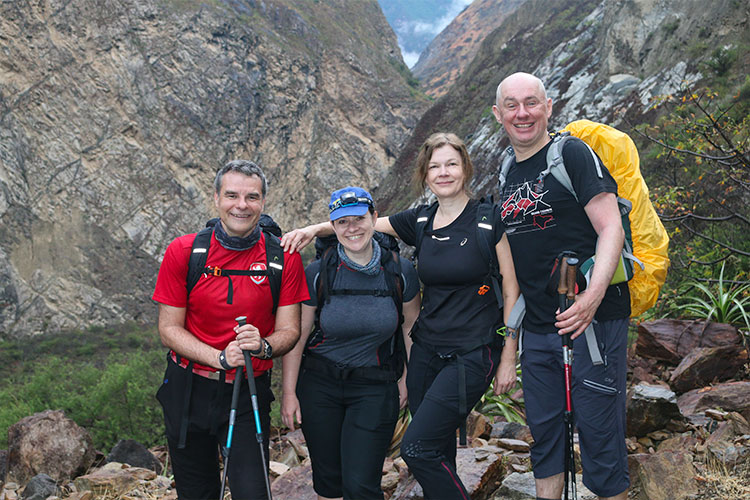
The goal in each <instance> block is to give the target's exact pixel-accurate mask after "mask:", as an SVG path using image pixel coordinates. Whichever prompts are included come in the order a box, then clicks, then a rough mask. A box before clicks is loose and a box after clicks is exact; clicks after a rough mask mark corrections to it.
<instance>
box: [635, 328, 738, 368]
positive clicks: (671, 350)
mask: <svg viewBox="0 0 750 500" xmlns="http://www.w3.org/2000/svg"><path fill="white" fill-rule="evenodd" d="M739 343H740V336H739V333H738V332H737V329H736V328H735V327H733V326H732V325H726V324H723V323H713V322H706V321H681V320H676V319H658V320H656V321H645V322H643V323H641V324H640V325H639V326H638V340H637V341H636V353H637V354H638V355H639V356H643V357H644V358H651V359H658V360H661V361H666V362H667V363H670V364H672V365H676V364H678V363H679V362H680V361H681V360H682V358H684V357H685V356H686V355H687V354H688V353H689V352H690V351H692V350H693V349H695V348H697V347H717V346H726V345H737V344H739Z"/></svg>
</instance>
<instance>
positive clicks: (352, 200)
mask: <svg viewBox="0 0 750 500" xmlns="http://www.w3.org/2000/svg"><path fill="white" fill-rule="evenodd" d="M359 204H363V205H367V206H368V207H372V206H374V205H373V204H372V200H371V199H370V198H365V197H364V196H362V197H360V196H357V195H356V194H354V193H353V192H352V191H349V192H346V193H344V194H342V195H341V196H340V197H339V199H338V200H336V201H334V202H333V203H331V204H330V205H328V213H332V212H333V211H334V210H338V209H339V208H342V207H350V206H352V205H359Z"/></svg>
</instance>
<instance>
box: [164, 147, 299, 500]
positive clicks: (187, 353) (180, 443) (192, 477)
mask: <svg viewBox="0 0 750 500" xmlns="http://www.w3.org/2000/svg"><path fill="white" fill-rule="evenodd" d="M266 187H267V183H266V178H265V175H264V174H263V171H262V170H261V169H260V168H259V167H258V166H257V165H255V164H254V163H252V162H249V161H244V160H235V161H232V162H229V163H227V164H226V165H225V166H224V167H222V168H221V169H220V170H219V172H218V173H217V174H216V179H215V181H214V188H215V193H214V203H215V205H216V209H217V211H218V213H219V222H218V223H216V225H215V226H214V231H213V234H212V235H211V240H210V245H209V248H208V255H207V258H206V267H214V268H220V269H224V270H255V271H258V270H261V271H262V270H265V269H266V265H267V264H266V261H267V259H266V241H265V239H266V238H272V237H273V236H271V235H268V234H266V233H264V232H263V231H261V228H260V225H259V224H258V221H259V220H260V216H261V213H262V211H263V207H264V204H265V199H266ZM195 237H196V235H195V234H189V235H185V236H181V237H179V238H177V239H175V240H174V241H173V242H172V243H171V244H170V245H169V247H168V248H167V250H166V252H165V254H164V260H163V261H162V264H161V268H160V269H159V276H158V278H157V281H156V288H155V290H154V295H153V297H152V298H153V300H155V301H156V302H158V303H159V334H160V336H161V341H162V343H163V344H164V345H165V346H167V347H169V348H170V349H171V351H170V353H169V357H168V360H167V371H166V374H165V376H164V383H163V384H162V386H161V387H160V388H159V391H158V393H157V398H158V399H159V401H160V402H161V404H162V407H163V410H164V421H165V426H166V433H167V441H168V444H169V453H170V459H171V462H172V469H173V472H174V476H175V483H176V486H177V494H178V496H179V498H180V499H209V498H217V496H218V495H219V489H220V483H219V460H218V459H219V456H218V451H219V446H220V445H221V444H222V443H225V442H226V436H227V430H228V420H229V412H230V406H231V397H232V384H231V383H232V382H233V381H234V377H235V373H239V376H242V377H243V378H244V376H245V374H244V373H243V369H242V367H243V366H244V365H245V361H244V356H243V352H242V351H243V350H248V351H252V352H258V354H257V355H255V357H253V366H252V368H253V374H254V377H255V383H256V387H257V391H258V403H259V409H260V412H259V413H260V417H261V418H260V420H261V427H262V430H263V437H264V446H265V448H266V451H265V454H264V455H265V456H266V457H267V456H268V451H267V450H268V428H269V425H270V404H271V401H273V399H274V397H273V393H272V392H271V387H270V369H271V368H272V367H273V361H272V360H271V357H277V356H281V355H283V354H285V353H286V352H287V351H289V350H290V349H291V348H292V347H293V346H294V344H295V343H296V342H297V339H298V338H299V335H300V306H299V303H300V302H302V301H304V300H308V299H309V295H308V291H307V285H306V283H305V275H304V269H303V267H302V260H301V258H300V256H299V253H295V254H289V253H285V254H284V263H283V270H282V274H281V290H280V293H279V299H278V309H277V310H276V313H275V314H274V313H273V297H272V295H271V286H270V284H269V277H268V276H234V277H227V276H215V275H212V274H209V273H204V274H202V275H201V277H200V279H199V280H198V282H197V283H196V284H195V286H194V287H193V288H192V291H188V288H187V275H188V263H189V260H190V254H191V251H192V246H193V241H194V240H195ZM230 290H231V293H230ZM238 316H246V317H247V324H246V325H244V326H238V325H237V322H236V321H235V318H236V317H238ZM241 387H242V392H241V393H240V404H239V407H238V409H237V418H236V422H235V425H234V431H233V440H232V447H231V453H232V459H231V460H230V461H229V470H228V473H229V474H228V475H229V487H230V489H231V491H232V495H233V496H234V497H235V498H265V497H266V491H265V480H264V478H263V474H265V471H266V470H267V464H263V463H262V462H261V454H260V450H259V447H258V445H257V444H256V441H255V422H254V417H253V412H252V408H251V405H250V395H249V390H248V388H247V384H246V383H243V384H242V386H241Z"/></svg>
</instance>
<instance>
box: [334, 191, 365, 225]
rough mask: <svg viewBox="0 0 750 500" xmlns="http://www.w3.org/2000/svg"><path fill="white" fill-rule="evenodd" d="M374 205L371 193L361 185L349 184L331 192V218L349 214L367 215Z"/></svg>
mask: <svg viewBox="0 0 750 500" xmlns="http://www.w3.org/2000/svg"><path fill="white" fill-rule="evenodd" d="M374 206H375V205H374V204H373V201H372V196H370V193H368V192H367V191H365V190H364V189H362V188H361V187H356V186H348V187H345V188H343V189H338V190H336V191H334V192H333V193H331V202H330V203H329V204H328V211H329V212H330V214H331V220H336V219H340V218H341V217H346V216H347V215H365V214H366V213H367V212H368V211H369V210H370V207H374Z"/></svg>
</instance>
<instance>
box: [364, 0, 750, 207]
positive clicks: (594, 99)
mask: <svg viewBox="0 0 750 500" xmlns="http://www.w3.org/2000/svg"><path fill="white" fill-rule="evenodd" d="M749 10H750V7H749V6H748V4H747V2H736V1H733V0H719V1H717V2H714V3H712V4H711V9H706V8H705V4H703V3H702V2H700V1H699V0H679V1H674V2H663V1H660V0H628V1H625V2H622V1H618V0H603V1H602V2H598V3H597V2H591V1H587V0H565V1H560V0H554V1H547V0H529V1H527V2H526V3H525V4H524V5H523V6H522V7H521V8H520V9H518V10H517V11H516V12H515V13H514V14H512V15H511V16H510V17H509V18H508V19H506V21H505V22H504V23H503V24H502V25H501V26H500V28H498V29H497V30H495V31H494V32H493V33H491V34H490V35H489V36H488V37H487V38H486V39H485V41H484V43H483V44H482V46H481V47H480V50H479V52H478V53H477V56H476V57H475V58H474V60H473V61H472V62H471V64H470V65H469V66H468V68H467V69H466V71H465V72H464V73H463V74H462V75H461V77H460V78H459V79H458V81H457V82H456V84H455V85H454V86H453V87H452V88H451V89H450V90H449V91H448V93H447V94H446V95H445V96H444V97H442V98H441V99H439V100H438V101H437V102H436V103H435V104H434V105H433V106H432V107H431V108H430V109H429V110H427V111H426V112H425V115H424V116H423V118H422V119H421V120H420V121H419V123H418V124H417V127H416V128H415V131H414V134H413V135H412V137H411V138H410V140H409V141H408V143H407V144H406V146H405V148H404V150H403V151H402V154H401V156H400V157H399V159H398V160H397V162H396V165H395V166H394V168H393V170H392V172H391V173H390V175H389V177H388V180H387V181H386V182H384V183H382V186H383V187H382V188H381V189H380V190H379V191H378V192H377V195H378V196H379V197H381V198H382V199H384V200H386V203H385V205H387V206H386V207H385V208H386V209H387V211H389V212H392V211H394V210H396V209H400V208H404V207H406V206H408V205H409V204H411V203H412V201H413V200H414V193H413V192H412V191H409V190H407V189H406V188H404V186H405V185H406V184H407V183H408V180H409V177H410V176H411V174H412V171H413V164H414V160H415V158H416V153H417V150H418V148H419V146H420V145H421V144H422V142H423V141H424V139H425V138H427V137H428V136H429V135H430V134H431V133H432V132H435V131H439V130H449V131H454V132H456V133H458V134H459V135H460V136H462V137H464V138H466V140H467V143H468V144H469V147H470V152H471V154H472V159H473V161H474V165H475V179H474V184H473V188H474V189H475V190H476V191H477V192H478V193H480V194H483V193H489V192H492V191H494V190H495V187H496V180H497V179H496V169H497V166H498V165H499V158H500V155H501V154H502V151H503V149H504V148H505V146H507V144H508V142H507V137H506V136H505V132H504V131H503V130H502V128H501V127H500V126H499V125H498V124H497V123H496V121H495V118H494V116H493V115H492V112H491V107H492V104H493V103H494V97H495V90H496V87H497V85H498V83H499V82H500V81H501V80H502V79H503V78H504V77H505V76H507V75H510V74H512V73H514V72H516V71H526V72H530V73H534V74H536V75H537V76H539V77H540V78H541V79H542V80H543V81H544V82H545V85H546V87H547V92H548V95H549V97H551V98H552V99H553V114H552V119H551V123H550V126H551V128H561V127H562V126H564V125H565V124H566V123H567V122H569V121H571V120H574V119H578V118H588V119H592V120H599V121H604V122H606V123H610V124H613V125H619V124H620V123H621V119H622V114H623V113H628V114H629V115H630V116H631V117H633V119H635V120H636V121H638V120H639V119H640V120H643V119H644V118H643V117H644V114H645V113H647V112H649V110H650V109H651V104H652V102H651V99H652V98H654V97H657V96H659V95H662V94H670V93H674V92H677V91H679V90H680V89H681V88H684V87H685V86H690V85H693V84H695V83H696V82H699V81H701V80H702V79H703V78H704V75H703V74H702V71H705V70H706V68H707V62H708V61H710V60H711V58H713V57H715V55H714V54H715V50H716V48H717V47H718V48H721V47H729V48H733V49H737V51H738V52H739V54H740V57H739V60H738V63H737V65H738V68H739V69H738V70H737V74H738V75H739V78H742V79H744V77H745V75H746V74H747V71H748V66H749V65H750V60H749V58H748V50H747V48H748V47H750V29H748V25H749V24H750V12H749ZM625 128H626V129H627V127H625ZM642 168H644V167H642ZM645 168H648V166H647V165H646V166H645Z"/></svg>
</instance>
